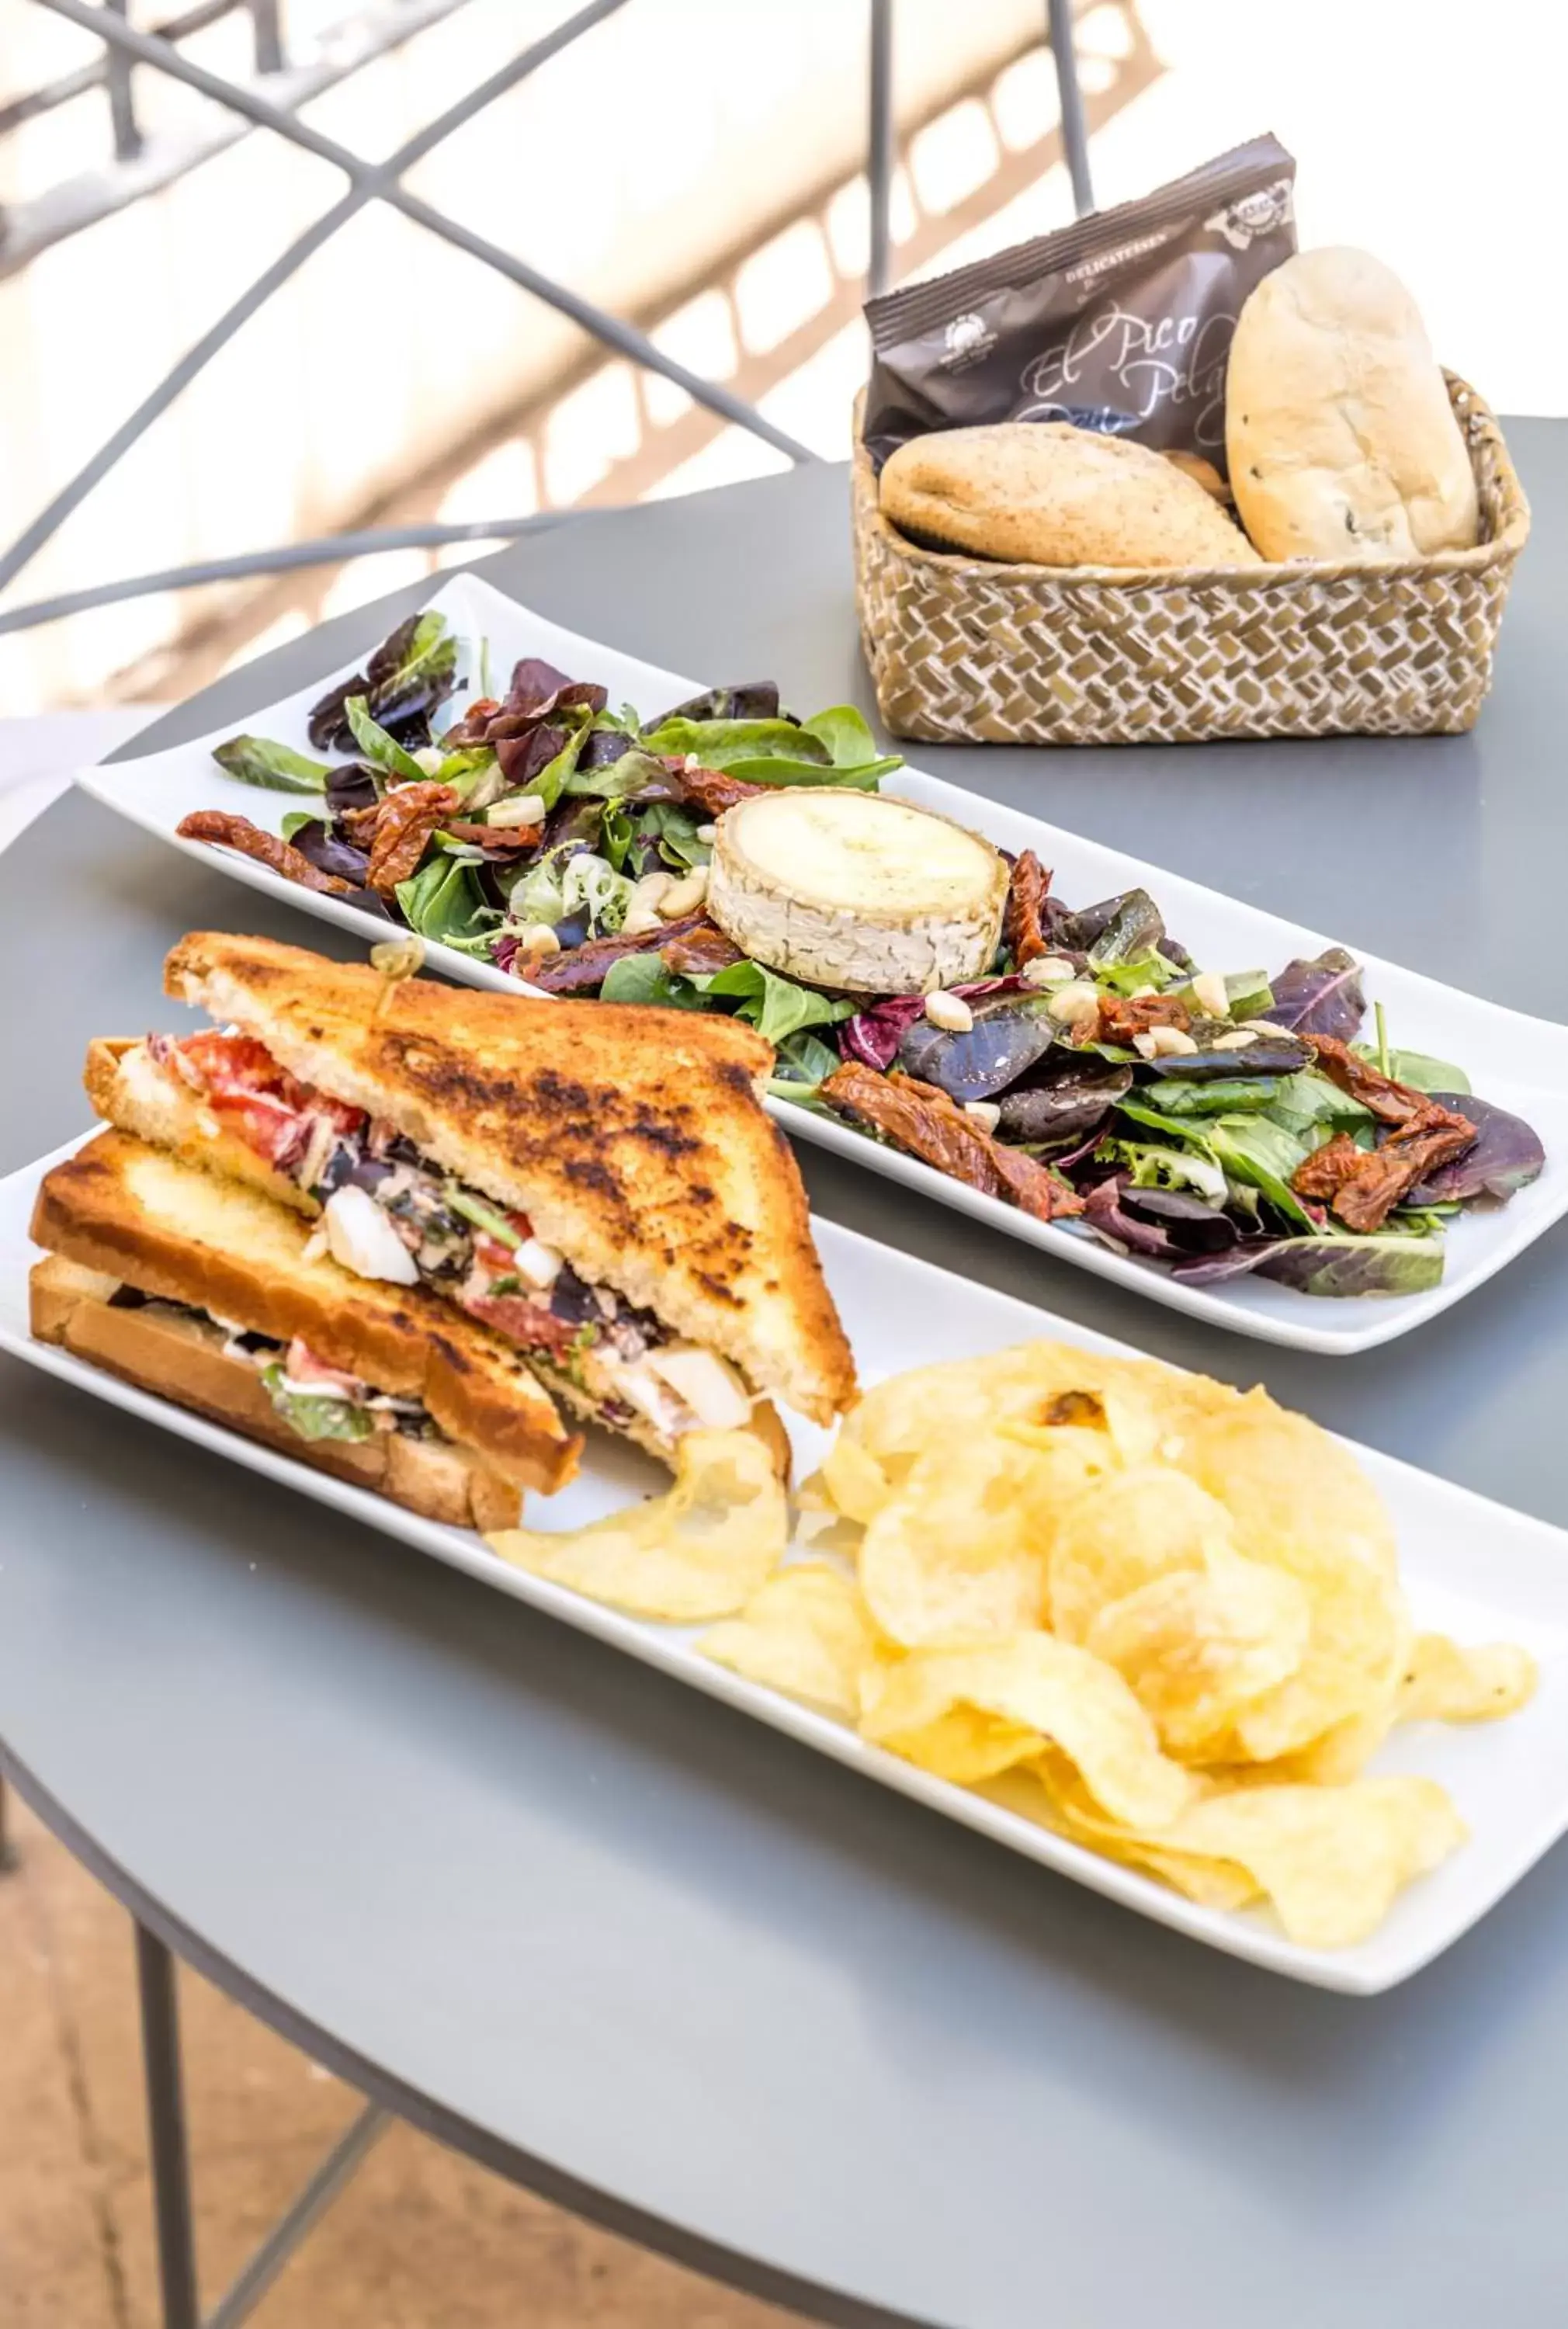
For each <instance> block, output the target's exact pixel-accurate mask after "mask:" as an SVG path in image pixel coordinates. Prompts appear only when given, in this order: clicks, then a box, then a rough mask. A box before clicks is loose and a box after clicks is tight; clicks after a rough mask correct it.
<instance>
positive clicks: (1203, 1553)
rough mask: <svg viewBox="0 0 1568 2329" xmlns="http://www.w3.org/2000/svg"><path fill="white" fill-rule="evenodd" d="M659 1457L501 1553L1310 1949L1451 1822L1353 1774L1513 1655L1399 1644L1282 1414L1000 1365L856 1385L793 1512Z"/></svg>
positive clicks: (1480, 1711)
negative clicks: (1390, 1739) (794, 1553)
mask: <svg viewBox="0 0 1568 2329" xmlns="http://www.w3.org/2000/svg"><path fill="white" fill-rule="evenodd" d="M800 1506H801V1511H800V1534H801V1536H802V1537H803V1538H804V1539H806V1540H808V1541H809V1542H810V1543H811V1544H812V1557H810V1558H807V1559H804V1560H799V1559H797V1560H795V1561H792V1562H791V1563H790V1564H789V1565H787V1566H786V1565H784V1560H785V1552H786V1548H787V1546H788V1543H789V1539H790V1515H789V1511H788V1506H787V1501H786V1498H785V1495H784V1489H783V1487H782V1486H781V1485H780V1484H779V1483H778V1481H777V1480H776V1479H775V1477H774V1476H773V1472H772V1467H771V1464H770V1462H769V1460H768V1457H767V1452H766V1450H765V1449H764V1448H762V1447H761V1446H760V1443H758V1442H757V1441H756V1440H754V1439H752V1438H749V1437H748V1436H747V1435H746V1434H745V1433H693V1434H692V1435H691V1436H690V1438H687V1439H686V1440H684V1441H683V1442H682V1443H681V1469H680V1473H679V1475H678V1477H677V1481H676V1485H675V1487H674V1489H673V1490H672V1492H671V1494H670V1495H668V1496H665V1497H662V1498H660V1499H657V1500H653V1501H650V1502H649V1503H646V1504H641V1505H638V1506H635V1507H634V1508H633V1509H632V1510H630V1511H629V1512H626V1513H618V1514H616V1515H615V1516H613V1517H612V1518H611V1519H609V1520H606V1521H602V1522H599V1523H596V1524H595V1525H594V1526H593V1527H590V1528H587V1529H583V1530H578V1531H577V1532H572V1533H570V1534H566V1535H541V1534H535V1533H533V1532H528V1531H525V1530H512V1531H509V1532H506V1533H505V1534H504V1535H502V1536H499V1537H494V1538H492V1539H491V1542H492V1544H493V1546H494V1548H495V1550H496V1551H500V1552H502V1553H503V1554H504V1555H505V1556H506V1557H507V1558H508V1559H509V1560H512V1561H518V1562H519V1563H521V1565H522V1566H524V1567H526V1568H529V1569H530V1570H535V1571H536V1572H537V1573H540V1574H541V1575H544V1576H548V1577H551V1578H554V1579H556V1580H557V1581H558V1582H559V1583H562V1584H566V1585H570V1586H573V1587H575V1588H576V1589H577V1590H579V1591H583V1592H586V1593H588V1594H591V1595H593V1596H595V1597H596V1598H600V1599H605V1600H609V1601H612V1602H614V1603H615V1605H616V1606H617V1607H619V1608H627V1609H630V1610H633V1611H634V1612H635V1613H636V1614H638V1615H640V1616H644V1617H660V1618H663V1619H666V1620H670V1621H675V1622H683V1623H687V1624H693V1623H698V1622H700V1621H703V1620H706V1619H710V1618H714V1617H718V1618H721V1619H722V1620H723V1622H721V1623H718V1624H717V1625H714V1626H712V1627H710V1629H709V1632H708V1633H707V1634H705V1635H704V1636H702V1639H701V1642H700V1645H699V1646H700V1647H701V1648H702V1649H703V1650H704V1651H705V1652H706V1653H707V1655H709V1656H710V1657H712V1658H715V1659H717V1660H718V1661H719V1662H720V1663H721V1664H725V1665H727V1666H729V1667H732V1668H733V1669H735V1670H736V1671H737V1673H740V1674H746V1675H747V1676H748V1677H750V1678H751V1679H752V1680H754V1681H756V1682H758V1683H765V1684H766V1685H767V1686H768V1687H770V1688H772V1689H775V1690H778V1691H782V1692H784V1693H786V1694H787V1695H789V1696H791V1697H794V1698H799V1699H803V1700H805V1701H807V1702H810V1703H812V1705H815V1706H817V1707H819V1708H821V1709H822V1710H824V1711H827V1712H830V1713H831V1714H833V1715H836V1716H837V1717H839V1718H840V1720H841V1721H845V1722H847V1723H850V1724H852V1725H853V1726H854V1727H855V1728H857V1729H858V1730H859V1732H860V1734H861V1736H862V1737H863V1738H865V1739H867V1740H872V1741H874V1742H875V1743H877V1744H878V1745H879V1746H882V1747H885V1748H887V1749H891V1750H892V1751H893V1752H894V1753H895V1754H898V1755H902V1756H905V1757H906V1758H907V1759H909V1760H911V1761H912V1762H915V1763H917V1764H919V1765H920V1766H921V1767H922V1768H924V1769H925V1770H928V1771H931V1772H934V1773H935V1774H936V1775H937V1776H938V1777H942V1778H944V1779H948V1780H952V1781H954V1782H956V1783H957V1784H958V1785H960V1786H964V1787H985V1789H986V1791H987V1793H988V1794H990V1795H991V1796H996V1797H999V1798H1000V1800H1002V1801H1004V1802H1006V1803H1007V1804H1008V1806H1009V1807H1010V1808H1012V1809H1013V1810H1015V1811H1020V1812H1023V1813H1025V1814H1027V1815H1028V1816H1030V1817H1032V1818H1034V1819H1037V1820H1038V1821H1040V1822H1042V1823H1043V1824H1044V1825H1047V1826H1049V1827H1051V1828H1053V1829H1054V1830H1056V1832H1057V1833H1058V1834H1062V1835H1064V1836H1066V1837H1069V1838H1071V1839H1072V1840H1073V1841H1074V1842H1075V1843H1084V1844H1087V1845H1089V1846H1091V1847H1092V1848H1093V1849H1094V1851H1096V1852H1099V1853H1104V1854H1105V1855H1107V1856H1108V1857H1109V1858H1111V1859H1113V1860H1117V1861H1121V1862H1126V1863H1128V1864H1130V1865H1131V1866H1134V1867H1137V1868H1140V1869H1142V1870H1144V1871H1145V1872H1148V1873H1150V1874H1151V1875H1154V1876H1157V1877H1160V1878H1161V1879H1162V1880H1163V1881H1165V1882H1166V1883H1168V1884H1170V1885H1172V1886H1174V1887H1175V1889H1176V1890H1177V1891H1180V1892H1182V1893H1185V1894H1186V1895H1187V1896H1188V1898H1189V1899H1192V1900H1198V1901H1202V1902H1205V1903H1207V1904H1208V1905H1211V1906H1216V1907H1221V1908H1226V1909H1235V1908H1241V1907H1244V1906H1245V1905H1247V1904H1249V1903H1251V1902H1253V1901H1257V1900H1268V1901H1269V1902H1270V1903H1272V1907H1273V1909H1274V1910H1275V1912H1276V1914H1277V1915H1278V1917H1279V1919H1280V1921H1281V1923H1282V1926H1283V1927H1284V1928H1285V1930H1286V1932H1287V1933H1288V1934H1289V1935H1290V1936H1291V1938H1292V1939H1294V1940H1296V1941H1299V1942H1301V1943H1303V1944H1305V1945H1307V1946H1309V1947H1318V1948H1338V1947H1347V1946H1348V1945H1349V1944H1351V1943H1353V1942H1355V1941H1357V1940H1360V1939H1362V1938H1365V1936H1366V1934H1368V1933H1369V1932H1371V1931H1372V1930H1373V1929H1374V1928H1375V1927H1376V1925H1377V1924H1378V1922H1379V1921H1380V1920H1381V1919H1382V1918H1383V1917H1384V1916H1385V1913H1386V1912H1387V1909H1388V1908H1389V1906H1390V1903H1391V1902H1392V1901H1393V1900H1394V1895H1395V1893H1396V1892H1397V1891H1398V1890H1399V1888H1400V1886H1401V1885H1402V1884H1404V1883H1405V1882H1406V1881H1408V1880H1409V1879H1410V1878H1412V1877H1413V1876H1417V1875H1420V1874H1422V1872H1425V1871H1426V1870H1428V1869H1431V1868H1433V1867H1435V1866H1436V1865H1437V1863H1438V1862H1440V1861H1441V1860H1442V1859H1444V1858H1445V1857H1446V1856H1447V1854H1448V1853H1450V1852H1451V1851H1452V1850H1453V1849H1454V1847H1455V1846H1456V1845H1457V1844H1458V1843H1461V1842H1462V1841H1463V1837H1464V1829H1463V1826H1462V1825H1461V1823H1460V1818H1459V1815H1458V1814H1457V1813H1456V1812H1455V1810H1454V1808H1453V1806H1452V1805H1451V1802H1450V1800H1449V1798H1448V1796H1447V1795H1446V1794H1445V1793H1444V1791H1443V1790H1442V1788H1441V1787H1438V1786H1437V1785H1436V1784H1435V1782H1433V1781H1432V1780H1428V1779H1422V1778H1415V1777H1408V1776H1404V1775H1401V1776H1397V1777H1378V1778H1367V1777H1360V1776H1359V1774H1360V1773H1361V1772H1362V1769H1363V1767H1364V1766H1365V1764H1366V1760H1367V1759H1368V1757H1369V1756H1370V1755H1371V1754H1372V1752H1373V1750H1374V1749H1376V1747H1377V1745H1378V1744H1379V1742H1380V1741H1381V1740H1383V1739H1384V1738H1385V1735H1386V1734H1387V1732H1388V1730H1390V1729H1391V1727H1392V1726H1393V1725H1394V1723H1395V1722H1396V1721H1400V1720H1401V1719H1412V1718H1414V1717H1418V1716H1419V1717H1422V1718H1425V1719H1437V1720H1442V1721H1477V1720H1481V1719H1485V1718H1490V1717H1494V1716H1498V1715H1503V1714H1507V1713H1510V1712H1512V1711H1514V1710H1515V1709H1516V1707H1518V1706H1520V1705H1522V1704H1523V1703H1524V1702H1525V1700H1526V1698H1527V1697H1528V1696H1529V1694H1530V1692H1531V1690H1532V1689H1533V1687H1534V1684H1535V1669H1534V1665H1533V1663H1532V1661H1531V1660H1530V1658H1529V1657H1528V1655H1526V1653H1525V1652H1524V1651H1523V1650H1519V1649H1515V1648H1512V1647H1509V1646H1507V1645H1491V1646H1488V1647H1487V1648H1483V1649H1479V1650H1463V1649H1460V1647H1459V1646H1458V1645H1456V1644H1454V1643H1452V1642H1450V1641H1448V1640H1446V1639H1445V1638H1443V1637H1441V1636H1422V1637H1419V1638H1417V1637H1416V1636H1414V1635H1413V1630H1412V1627H1411V1623H1410V1618H1409V1615H1408V1612H1407V1609H1406V1607H1405V1602H1404V1594H1403V1592H1402V1590H1401V1589H1400V1584H1399V1577H1398V1568H1397V1562H1396V1559H1395V1551H1394V1540H1393V1534H1392V1532H1391V1529H1390V1526H1389V1523H1388V1519H1387V1516H1386V1514H1385V1512H1384V1510H1383V1507H1382V1504H1381V1503H1380V1502H1379V1500H1378V1497H1377V1496H1376V1493H1375V1492H1374V1490H1373V1488H1372V1486H1371V1485H1370V1483H1369V1482H1368V1481H1367V1480H1366V1478H1365V1477H1364V1476H1363V1475H1362V1474H1361V1472H1360V1471H1359V1470H1358V1469H1357V1466H1356V1465H1355V1463H1354V1462H1353V1461H1352V1459H1351V1458H1350V1457H1348V1456H1347V1454H1346V1452H1345V1451H1344V1449H1343V1448H1341V1447H1339V1446H1338V1445H1337V1443H1336V1442H1335V1441H1334V1440H1332V1439H1330V1438H1329V1437H1328V1436H1327V1435H1326V1434H1325V1433H1323V1432H1322V1431H1320V1430H1319V1429H1318V1428H1317V1427H1316V1426H1315V1425H1313V1424H1311V1423H1309V1422H1308V1421H1307V1420H1306V1419H1304V1418H1303V1417H1301V1416H1298V1415H1291V1414H1289V1413H1287V1412H1286V1411H1285V1410H1282V1409H1281V1408H1279V1407H1276V1406H1275V1405H1274V1403H1273V1401H1272V1400H1271V1399H1270V1398H1269V1397H1268V1396H1267V1395H1266V1393H1264V1392H1263V1391H1249V1392H1246V1393H1242V1392H1238V1391H1234V1390H1232V1389H1231V1388H1230V1387H1229V1386H1228V1385H1225V1384H1222V1383H1216V1382H1212V1381H1208V1380H1207V1378H1205V1377H1203V1376H1201V1375H1189V1374H1181V1373H1178V1372H1176V1371H1175V1370H1173V1369H1171V1368H1168V1367H1164V1366H1161V1365H1160V1364H1158V1363H1155V1362H1154V1361H1151V1360H1142V1359H1119V1358H1108V1357H1101V1356H1098V1355H1096V1354H1095V1353H1091V1352H1085V1351H1081V1350H1078V1349H1075V1348H1074V1347H1073V1346H1072V1345H1070V1344H1056V1343H1028V1344H1019V1346H1017V1347H1016V1348H1013V1349H1011V1350H1005V1351H1000V1352H997V1353H993V1354H992V1355H991V1356H989V1357H986V1358H983V1359H975V1360H965V1361H961V1362H955V1363H950V1364H945V1365H941V1366H934V1367H925V1368H921V1369H919V1370H917V1371H915V1372H913V1373H909V1374H905V1375H897V1376H894V1377H892V1378H890V1379H889V1380H888V1381H885V1382H882V1383H880V1384H878V1386H877V1387H876V1388H875V1389H874V1390H873V1391H869V1393H868V1394H867V1396H866V1397H865V1398H864V1399H863V1400H861V1401H860V1403H859V1406H858V1407H857V1408H856V1409H855V1410H854V1411H853V1413H852V1414H851V1415H850V1417H849V1419H847V1421H846V1422H845V1424H844V1426H843V1428H842V1429H841V1430H840V1435H839V1438H838V1439H837V1441H836V1442H835V1443H834V1445H833V1447H831V1450H830V1451H829V1453H828V1455H827V1457H826V1458H825V1460H824V1462H823V1464H822V1470H821V1471H820V1472H819V1473H818V1474H816V1475H815V1476H813V1477H812V1479H811V1480H809V1481H807V1482H806V1483H805V1485H804V1486H803V1490H802V1492H801V1497H800Z"/></svg>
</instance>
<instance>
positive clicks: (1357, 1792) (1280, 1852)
mask: <svg viewBox="0 0 1568 2329" xmlns="http://www.w3.org/2000/svg"><path fill="white" fill-rule="evenodd" d="M1465 1834H1466V1830H1465V1825H1464V1822H1463V1821H1462V1820H1461V1819H1460V1815H1459V1814H1458V1812H1457V1811H1455V1809H1454V1807H1453V1805H1452V1804H1451V1802H1450V1800H1449V1797H1448V1796H1447V1795H1446V1794H1445V1793H1444V1791H1443V1789H1442V1788H1441V1787H1439V1786H1438V1784H1437V1782H1436V1780H1435V1779H1420V1778H1413V1777H1410V1776H1408V1775H1407V1774H1404V1773H1401V1774H1398V1775H1397V1776H1395V1777H1390V1778H1378V1779H1353V1780H1352V1781H1351V1782H1350V1783H1349V1785H1348V1786H1347V1787H1291V1786H1285V1787H1244V1788H1239V1789H1236V1790H1235V1791H1231V1792H1227V1793H1225V1794H1220V1795H1216V1796H1211V1797H1210V1798H1209V1799H1208V1800H1207V1802H1205V1803H1200V1804H1196V1805H1195V1806H1193V1808H1192V1809H1191V1810H1190V1811H1189V1812H1187V1813H1185V1814H1184V1815H1183V1816H1182V1817H1181V1819H1180V1820H1179V1821H1178V1822H1177V1823H1176V1825H1175V1827H1174V1829H1173V1830H1170V1831H1168V1832H1167V1833H1166V1834H1163V1835H1160V1836H1158V1837H1156V1838H1155V1839H1154V1842H1155V1843H1156V1844H1157V1845H1158V1847H1159V1849H1160V1852H1161V1853H1167V1854H1169V1853H1172V1852H1176V1853H1180V1854H1182V1855H1185V1854H1187V1853H1198V1854H1199V1855H1200V1856H1202V1857H1203V1858H1205V1859H1209V1860H1225V1861H1234V1862H1236V1864H1237V1865H1238V1866H1240V1867H1242V1868H1244V1869H1246V1870H1247V1871H1248V1872H1249V1873H1250V1874H1251V1875H1253V1877H1255V1878H1256V1880H1257V1881H1258V1883H1259V1885H1260V1886H1261V1888H1262V1889H1263V1891H1265V1892H1266V1893H1267V1894H1268V1896H1269V1898H1270V1900H1272V1902H1273V1905H1274V1910H1275V1913H1276V1914H1277V1916H1278V1917H1279V1919H1280V1922H1281V1924H1282V1926H1283V1927H1284V1928H1285V1931H1286V1933H1287V1934H1288V1935H1289V1937H1290V1938H1291V1940H1293V1941H1299V1942H1300V1944H1301V1945H1302V1947H1305V1948H1312V1949H1344V1948H1350V1947H1354V1945H1355V1944H1356V1942H1357V1941H1364V1940H1365V1939H1366V1937H1367V1935H1368V1934H1369V1933H1372V1932H1375V1931H1376V1928H1377V1927H1378V1926H1379V1925H1380V1924H1381V1923H1382V1922H1383V1919H1384V1918H1385V1916H1386V1915H1387V1914H1388V1911H1389V1909H1391V1908H1392V1906H1393V1904H1394V1895H1395V1894H1396V1893H1397V1892H1398V1891H1399V1890H1400V1888H1401V1886H1402V1885H1404V1884H1407V1883H1409V1882H1410V1881H1411V1880H1412V1878H1413V1877H1416V1876H1423V1875H1425V1874H1426V1873H1427V1872H1429V1870H1431V1869H1433V1868H1435V1867H1436V1866H1437V1865H1438V1863H1439V1862H1440V1861H1443V1860H1446V1859H1447V1857H1448V1855H1449V1853H1451V1852H1454V1851H1456V1850H1457V1849H1458V1847H1459V1846H1460V1844H1461V1843H1463V1842H1464V1840H1465Z"/></svg>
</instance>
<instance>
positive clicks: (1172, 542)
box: [881, 420, 1257, 567]
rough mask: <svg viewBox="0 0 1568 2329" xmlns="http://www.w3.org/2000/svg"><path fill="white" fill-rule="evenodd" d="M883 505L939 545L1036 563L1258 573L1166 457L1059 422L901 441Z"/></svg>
mask: <svg viewBox="0 0 1568 2329" xmlns="http://www.w3.org/2000/svg"><path fill="white" fill-rule="evenodd" d="M881 498H882V507H883V509H884V510H885V511H886V513H887V516H888V517H889V518H890V519H891V520H892V522H893V523H894V524H895V525H896V526H897V527H898V528H899V529H900V530H901V531H902V532H903V533H908V534H912V535H914V536H915V539H916V540H919V541H922V542H927V543H930V544H931V545H933V546H934V547H935V548H937V549H944V550H964V551H969V552H972V554H973V555H974V556H975V557H977V558H996V559H1003V560H1009V561H1028V562H1029V563H1030V564H1031V565H1037V566H1116V567H1147V566H1252V565H1256V563H1257V552H1256V551H1255V550H1253V547H1252V544H1251V543H1250V542H1248V541H1247V539H1246V537H1245V535H1244V533H1242V532H1241V529H1240V528H1239V527H1238V526H1236V525H1234V524H1233V523H1232V522H1231V520H1230V519H1229V518H1228V517H1227V516H1226V515H1225V512H1224V511H1223V510H1222V509H1221V508H1219V506H1218V505H1217V504H1216V502H1215V501H1214V500H1213V499H1212V498H1211V496H1210V495H1208V494H1207V493H1206V492H1205V491H1204V489H1203V487H1202V486H1201V485H1199V484H1197V481H1196V480H1195V479H1194V478H1193V477H1191V476H1188V475H1186V474H1184V472H1183V471H1182V470H1181V469H1179V468H1178V467H1177V466H1176V465H1175V463H1174V462H1171V461H1168V460H1167V459H1166V458H1165V457H1164V455H1163V454H1161V453H1156V452H1153V451H1151V450H1150V448H1149V447H1148V446H1147V445H1134V444H1131V442H1130V441H1129V440H1128V439H1127V438H1125V437H1101V436H1098V435H1096V434H1095V432H1094V430H1092V429H1074V428H1072V427H1070V426H1069V424H1068V423H1067V422H1066V421H1064V420H1044V421H1028V420H1026V421H1015V420H1009V421H1000V422H998V423H997V424H996V426H995V427H993V428H989V429H941V430H939V431H936V432H934V434H932V435H930V436H927V437H916V438H915V439H914V440H913V441H912V442H911V443H909V444H907V445H901V446H900V447H899V448H898V450H897V452H896V453H894V454H893V455H892V456H891V457H890V458H889V460H888V462H887V467H885V468H884V470H883V472H882V483H881Z"/></svg>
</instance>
